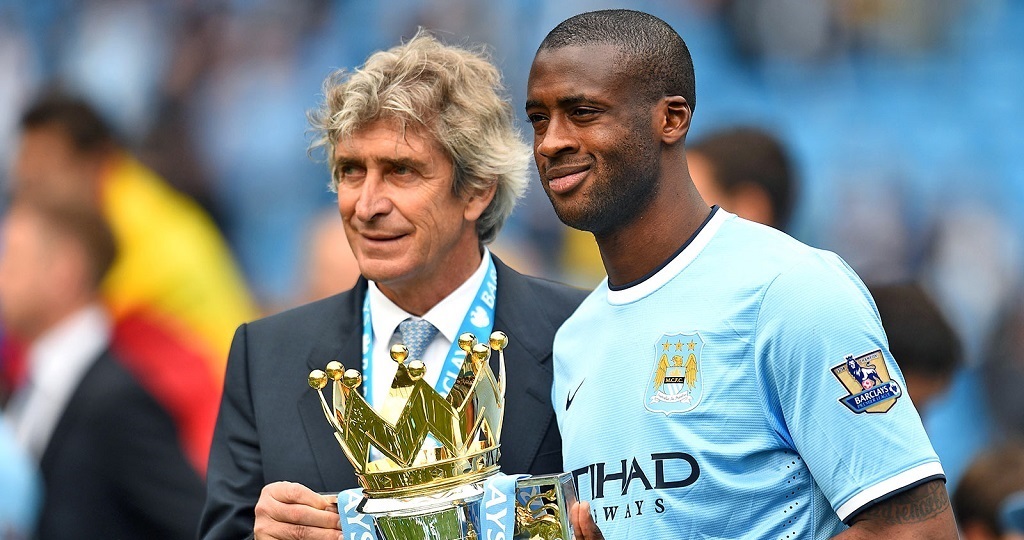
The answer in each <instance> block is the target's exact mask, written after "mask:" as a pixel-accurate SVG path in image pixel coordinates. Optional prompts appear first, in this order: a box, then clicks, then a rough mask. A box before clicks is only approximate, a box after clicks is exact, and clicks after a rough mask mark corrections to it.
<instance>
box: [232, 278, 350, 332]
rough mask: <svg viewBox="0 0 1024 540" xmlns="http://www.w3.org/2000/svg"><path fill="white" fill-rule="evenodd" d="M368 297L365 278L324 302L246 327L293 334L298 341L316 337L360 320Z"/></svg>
mask: <svg viewBox="0 0 1024 540" xmlns="http://www.w3.org/2000/svg"><path fill="white" fill-rule="evenodd" d="M365 295H366V281H365V280H363V279H362V278H360V279H359V282H358V283H357V284H356V286H355V287H353V288H352V289H349V290H347V291H345V292H342V293H339V294H336V295H334V296H329V297H327V298H324V299H322V300H317V301H315V302H310V303H308V304H303V305H301V306H298V307H295V308H292V309H288V310H285V311H282V312H280V313H275V314H273V315H269V316H267V317H264V318H262V319H257V320H255V321H252V322H250V323H248V324H247V325H246V326H247V328H248V331H249V332H250V333H256V334H263V333H266V334H278V333H280V332H287V333H289V334H294V335H295V339H302V338H303V337H308V336H315V335H317V334H318V333H319V332H321V331H323V329H324V328H325V327H328V326H331V325H333V324H337V323H338V322H343V321H346V320H348V319H350V318H353V317H358V316H359V314H360V312H361V309H362V302H363V298H364V297H365Z"/></svg>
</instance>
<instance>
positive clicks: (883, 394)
mask: <svg viewBox="0 0 1024 540" xmlns="http://www.w3.org/2000/svg"><path fill="white" fill-rule="evenodd" d="M832 374H833V375H835V376H836V378H837V379H839V382H841V383H843V386H845V387H846V390H847V392H849V395H847V396H844V397H842V398H839V401H840V402H841V403H842V404H843V405H846V406H847V407H848V408H849V409H850V410H851V411H853V412H855V413H858V414H860V413H862V412H868V413H884V412H888V410H889V409H891V408H892V406H893V405H895V404H896V401H897V400H898V399H899V398H900V396H902V395H903V390H902V389H901V388H900V385H899V383H897V382H896V381H894V380H892V378H891V377H890V376H889V368H888V367H887V366H886V365H885V357H884V356H883V355H882V351H881V350H880V349H879V350H874V351H872V352H869V353H867V354H864V355H861V356H858V357H857V358H854V357H853V355H848V356H847V357H846V358H845V359H844V360H843V363H842V364H839V365H838V366H835V367H833V368H832Z"/></svg>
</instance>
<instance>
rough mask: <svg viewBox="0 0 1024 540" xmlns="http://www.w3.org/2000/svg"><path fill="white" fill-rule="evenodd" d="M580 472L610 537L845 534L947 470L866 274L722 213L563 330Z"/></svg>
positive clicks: (560, 340)
mask: <svg viewBox="0 0 1024 540" xmlns="http://www.w3.org/2000/svg"><path fill="white" fill-rule="evenodd" d="M554 360H555V366H554V367H555V377H554V386H553V388H552V403H553V404H554V406H555V410H556V411H557V416H558V427H559V429H560V430H561V434H562V441H563V456H564V465H565V468H566V470H567V471H572V472H573V475H574V478H575V480H576V482H577V486H578V493H579V495H580V498H581V499H583V500H589V501H591V506H592V509H593V511H594V514H595V516H594V517H595V519H596V521H597V524H598V525H599V526H600V527H601V529H602V530H603V531H604V534H605V536H606V537H607V538H608V539H609V540H623V539H667V538H764V539H772V538H777V539H781V540H786V539H793V538H828V537H830V536H833V535H835V534H837V533H838V532H840V531H842V530H843V529H844V528H845V525H843V523H842V520H848V519H849V518H851V517H853V516H854V515H855V514H856V513H857V512H858V511H859V510H861V509H863V508H865V507H867V506H868V505H870V504H871V503H873V502H875V501H877V500H879V499H881V498H884V497H886V496H890V495H892V494H894V493H896V492H899V491H902V490H906V489H909V488H911V487H913V486H916V485H919V484H921V483H923V482H925V481H929V480H932V479H936V478H944V477H943V472H942V468H941V466H940V464H939V461H938V458H937V457H936V455H935V452H934V451H933V450H932V447H931V444H930V443H929V441H928V438H927V436H926V435H925V432H924V429H923V428H922V426H921V420H920V418H919V416H918V414H917V411H916V410H915V409H914V406H913V404H912V403H911V402H910V399H909V398H908V397H907V396H906V394H905V385H904V381H903V375H902V374H901V373H900V372H899V369H898V368H897V366H896V364H895V362H894V361H893V359H892V357H891V355H890V353H889V350H888V344H887V342H886V338H885V335H884V333H883V331H882V326H881V323H880V322H879V318H878V313H877V311H876V309H875V306H874V303H873V301H872V300H871V298H870V296H869V294H868V292H867V290H866V289H865V287H864V285H863V283H862V282H861V281H860V279H859V278H858V277H857V276H856V274H854V272H853V271H852V270H851V269H850V268H849V267H848V266H847V265H846V264H845V263H844V262H843V261H842V260H841V259H840V258H839V257H838V256H836V255H835V254H833V253H830V252H827V251H821V250H817V249H813V248H810V247H808V246H806V245H804V244H801V243H799V242H797V241H796V240H793V239H792V238H790V237H789V236H787V235H785V234H784V233H782V232H779V231H776V230H774V229H771V228H769V227H765V226H762V225H758V224H755V223H752V222H750V221H746V220H744V219H741V218H738V217H736V216H735V215H732V214H729V213H728V212H725V211H724V210H721V209H716V210H715V211H714V212H713V214H712V215H711V217H710V218H709V219H708V221H707V222H706V223H705V224H704V225H703V226H702V228H701V230H700V231H698V233H697V234H695V235H694V237H693V238H692V239H691V241H690V242H689V243H688V244H687V245H686V246H685V247H684V248H683V249H682V250H681V251H680V252H679V253H678V254H677V255H676V256H675V257H673V258H672V259H671V260H670V261H669V262H667V263H666V265H665V266H663V267H662V268H661V269H660V270H658V271H657V272H656V273H654V274H653V275H651V276H649V277H647V278H646V279H644V280H642V281H640V282H639V283H635V284H631V285H630V286H628V287H626V288H623V289H619V290H610V289H609V287H608V284H607V280H605V282H604V283H602V284H601V285H599V286H598V287H597V289H596V290H595V291H594V292H593V293H592V294H591V295H590V296H589V297H588V298H587V299H586V300H585V301H584V302H583V304H582V305H581V306H580V308H579V309H578V310H577V311H576V313H575V314H574V315H573V316H572V317H570V318H569V319H568V320H567V321H566V322H565V324H564V325H563V326H562V328H561V329H560V330H559V331H558V333H557V335H556V337H555V344H554Z"/></svg>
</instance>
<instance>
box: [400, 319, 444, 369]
mask: <svg viewBox="0 0 1024 540" xmlns="http://www.w3.org/2000/svg"><path fill="white" fill-rule="evenodd" d="M398 332H399V334H400V335H401V338H402V344H403V345H405V346H406V347H408V348H409V359H411V360H422V359H423V353H424V351H426V350H427V345H429V344H430V342H431V341H433V340H434V336H436V335H437V328H436V327H435V326H434V325H432V324H430V322H428V321H426V320H423V319H413V318H412V317H410V318H408V319H406V320H404V321H402V322H401V323H399V324H398Z"/></svg>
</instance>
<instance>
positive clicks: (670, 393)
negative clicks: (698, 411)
mask: <svg viewBox="0 0 1024 540" xmlns="http://www.w3.org/2000/svg"><path fill="white" fill-rule="evenodd" d="M703 351H704V340H703V339H701V337H700V334H697V333H693V334H671V335H669V334H665V335H663V336H661V339H659V340H658V342H657V344H655V345H654V355H653V363H654V369H652V370H651V377H650V379H649V380H648V384H647V389H646V392H645V393H644V407H646V408H647V410H648V411H651V412H660V413H665V415H666V416H667V415H670V414H673V413H684V412H687V411H692V410H693V409H694V408H695V407H697V404H698V403H700V398H701V397H702V396H703V395H704V381H703V379H704V377H703V374H702V372H701V365H700V358H701V353H702V352H703Z"/></svg>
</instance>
